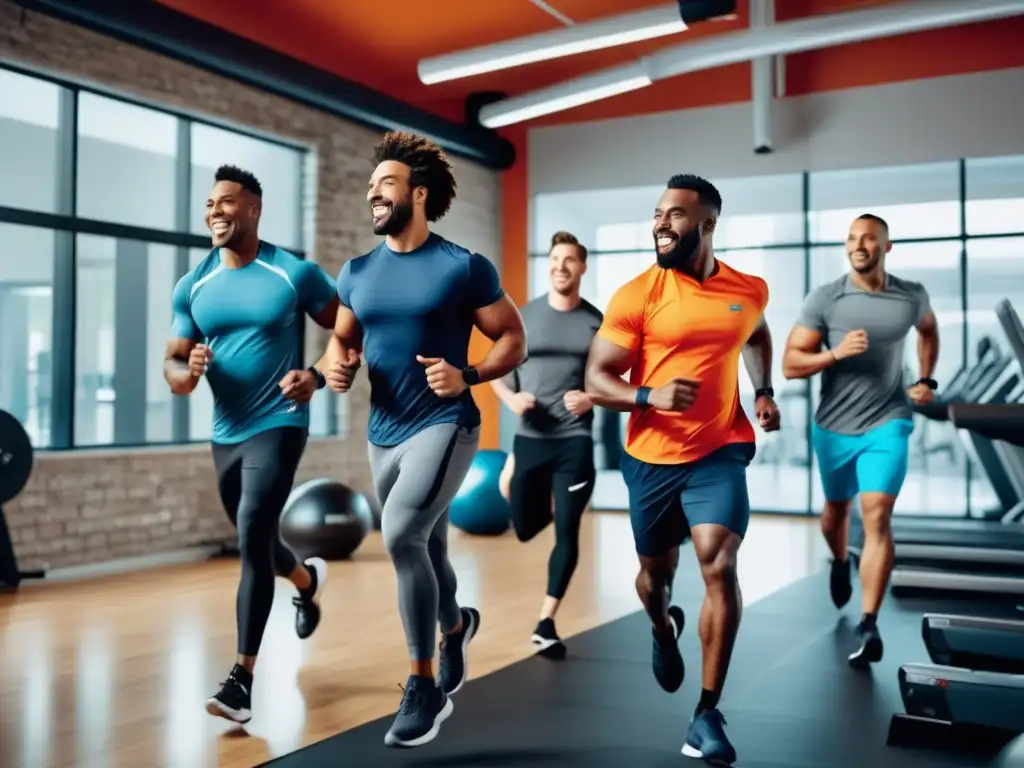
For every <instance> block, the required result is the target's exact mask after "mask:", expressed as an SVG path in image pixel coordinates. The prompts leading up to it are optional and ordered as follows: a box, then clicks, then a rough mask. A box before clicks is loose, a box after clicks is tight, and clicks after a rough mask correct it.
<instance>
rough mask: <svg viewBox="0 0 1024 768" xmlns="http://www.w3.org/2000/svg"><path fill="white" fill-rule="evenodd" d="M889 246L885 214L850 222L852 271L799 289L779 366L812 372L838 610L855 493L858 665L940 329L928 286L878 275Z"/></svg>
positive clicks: (873, 617) (881, 588)
mask: <svg viewBox="0 0 1024 768" xmlns="http://www.w3.org/2000/svg"><path fill="white" fill-rule="evenodd" d="M891 249H892V241H891V240H890V238H889V226H888V224H886V222H885V221H884V220H882V219H880V218H879V217H877V216H874V215H872V214H864V215H863V216H860V217H858V218H857V219H856V220H854V222H853V223H852V224H851V225H850V233H849V236H848V237H847V240H846V250H847V254H848V255H849V259H850V266H851V270H850V272H849V273H848V274H846V275H844V276H843V277H841V278H839V279H838V280H834V281H833V282H831V283H826V284H825V285H823V286H820V287H819V288H816V289H815V290H814V291H812V292H811V293H810V294H809V295H808V296H807V298H806V299H805V301H804V306H803V309H802V311H801V313H800V319H799V320H797V323H796V327H795V328H793V330H792V332H791V333H790V336H789V339H788V341H787V342H786V352H785V355H784V357H783V364H782V365H783V373H784V374H785V376H786V378H787V379H805V378H809V377H811V376H813V375H814V374H816V373H819V372H820V373H821V402H820V404H819V406H818V411H817V413H816V414H815V418H814V453H815V456H816V458H817V460H818V472H819V474H820V476H821V483H822V487H823V489H824V491H825V510H824V511H823V512H822V515H821V530H822V533H823V534H824V536H825V541H826V542H828V545H829V548H830V549H831V550H832V555H833V558H834V559H833V561H832V571H831V576H830V589H831V592H832V600H833V602H834V603H835V605H836V607H837V608H841V607H843V606H844V605H846V603H847V602H848V601H849V599H850V596H851V595H852V594H853V588H852V586H851V583H850V564H849V560H848V558H847V553H846V540H847V533H848V530H849V514H850V505H851V502H852V500H853V497H854V496H857V495H858V494H859V495H860V508H861V517H862V519H863V522H864V547H863V551H862V553H861V562H860V578H861V591H862V603H863V604H862V609H863V616H862V618H861V621H860V624H858V626H857V635H858V640H859V643H860V647H859V648H858V650H856V651H854V653H852V654H851V655H850V663H851V665H853V666H854V667H856V668H860V669H863V668H866V667H867V666H868V665H869V664H870V663H872V662H876V661H879V660H880V659H881V658H882V639H881V635H880V634H879V632H878V627H877V623H876V621H877V616H878V610H879V608H880V607H881V605H882V598H883V596H884V594H885V588H886V585H887V584H888V582H889V573H890V571H891V570H892V561H893V552H894V546H893V540H892V530H891V527H890V520H891V517H892V510H893V506H894V505H895V503H896V497H897V495H899V492H900V489H901V488H902V486H903V481H904V479H905V478H906V474H907V460H908V453H909V440H910V434H911V432H913V430H914V423H913V420H912V418H913V410H912V403H925V402H930V401H931V400H932V399H933V391H934V390H935V389H936V387H937V386H938V385H937V383H936V382H935V381H934V380H933V379H932V378H931V376H932V372H933V371H934V370H935V364H936V362H937V361H938V354H939V329H938V324H937V322H936V320H935V314H934V312H932V309H931V304H930V302H929V299H928V292H927V291H926V290H925V288H924V286H922V285H921V284H920V283H914V282H911V281H909V280H901V279H900V278H898V277H896V276H895V275H891V274H889V273H888V272H886V270H885V257H886V254H887V253H889V251H890V250H891ZM911 329H916V330H917V333H918V339H919V340H918V345H917V353H918V355H917V356H918V365H919V370H920V378H919V379H917V381H915V382H913V383H909V384H910V386H909V388H908V382H905V381H904V378H903V365H904V362H903V361H904V348H905V345H906V339H907V335H908V334H909V333H910V330H911ZM823 348H824V349H823Z"/></svg>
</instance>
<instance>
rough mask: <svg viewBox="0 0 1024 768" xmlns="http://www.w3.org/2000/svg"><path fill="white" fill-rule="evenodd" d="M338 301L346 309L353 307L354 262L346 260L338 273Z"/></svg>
mask: <svg viewBox="0 0 1024 768" xmlns="http://www.w3.org/2000/svg"><path fill="white" fill-rule="evenodd" d="M337 289H338V301H340V302H341V305H342V306H343V307H345V308H346V309H352V262H351V261H346V262H345V264H344V265H343V266H342V268H341V272H340V273H339V274H338V285H337Z"/></svg>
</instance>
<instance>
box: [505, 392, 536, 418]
mask: <svg viewBox="0 0 1024 768" xmlns="http://www.w3.org/2000/svg"><path fill="white" fill-rule="evenodd" d="M508 407H509V408H511V409H512V413H514V414H515V415H516V416H522V415H523V414H524V413H526V412H527V411H532V410H533V409H534V408H536V407H537V398H536V397H534V396H533V395H531V394H530V393H529V392H516V393H514V394H513V395H512V397H510V398H509V402H508Z"/></svg>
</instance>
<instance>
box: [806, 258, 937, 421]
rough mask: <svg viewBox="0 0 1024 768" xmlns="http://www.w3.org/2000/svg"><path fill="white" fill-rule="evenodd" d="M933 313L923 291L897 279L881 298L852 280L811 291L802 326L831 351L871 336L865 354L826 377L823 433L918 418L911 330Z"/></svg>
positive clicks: (819, 416)
mask: <svg viewBox="0 0 1024 768" xmlns="http://www.w3.org/2000/svg"><path fill="white" fill-rule="evenodd" d="M930 310H931V304H930V302H929V299H928V292H927V291H926V290H925V288H924V286H923V285H921V284H920V283H914V282H911V281H910V280H901V279H899V278H898V277H896V276H894V275H886V282H885V287H884V288H882V290H880V291H877V292H875V293H871V292H869V291H862V290H861V289H859V288H857V287H856V286H855V285H853V283H851V282H850V278H849V276H848V275H844V276H843V277H841V278H839V279H838V280H835V281H834V282H831V283H826V284H825V285H823V286H821V287H819V288H816V289H815V290H813V291H811V293H810V294H809V295H808V296H807V298H806V299H805V300H804V305H803V309H802V311H801V314H800V319H799V320H798V321H797V325H800V326H802V327H804V328H807V329H809V330H812V331H817V332H818V333H820V334H821V337H822V345H823V346H824V347H825V348H826V349H835V348H836V347H837V346H839V344H840V343H841V342H842V340H843V338H844V337H845V336H846V334H847V333H848V332H850V331H866V332H867V336H868V348H867V350H866V351H865V352H864V353H862V354H860V355H856V356H854V357H848V358H846V359H845V360H840V361H838V362H836V363H834V364H832V366H830V367H829V368H826V369H825V370H824V371H822V374H821V402H820V404H819V405H818V412H817V414H816V415H815V422H816V423H817V425H818V426H819V427H821V428H822V429H827V430H830V431H832V432H839V433H840V434H844V435H859V434H863V433H864V432H867V431H868V430H871V429H873V428H875V427H877V426H880V425H881V424H884V423H886V422H887V421H891V420H893V419H909V418H911V417H912V415H913V411H912V410H911V407H910V401H909V399H908V398H907V394H906V387H907V386H909V385H910V384H911V383H912V382H908V381H904V377H903V350H904V346H905V342H906V338H907V334H908V333H909V332H910V329H911V328H915V327H916V326H917V325H918V324H919V323H920V322H921V320H922V318H924V316H925V315H927V314H928V312H929V311H930Z"/></svg>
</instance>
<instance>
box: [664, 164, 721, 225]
mask: <svg viewBox="0 0 1024 768" xmlns="http://www.w3.org/2000/svg"><path fill="white" fill-rule="evenodd" d="M668 188H669V189H688V190H690V191H691V192H696V193H697V199H698V200H700V204H701V205H703V206H704V207H705V208H710V209H711V210H713V211H714V212H715V215H716V216H720V215H721V214H722V195H721V193H720V192H719V191H718V190H717V189H716V188H715V185H714V184H712V183H711V182H710V181H708V180H707V179H704V178H701V177H700V176H695V175H694V174H692V173H677V174H676V175H675V176H673V177H672V178H671V179H669V180H668Z"/></svg>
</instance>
